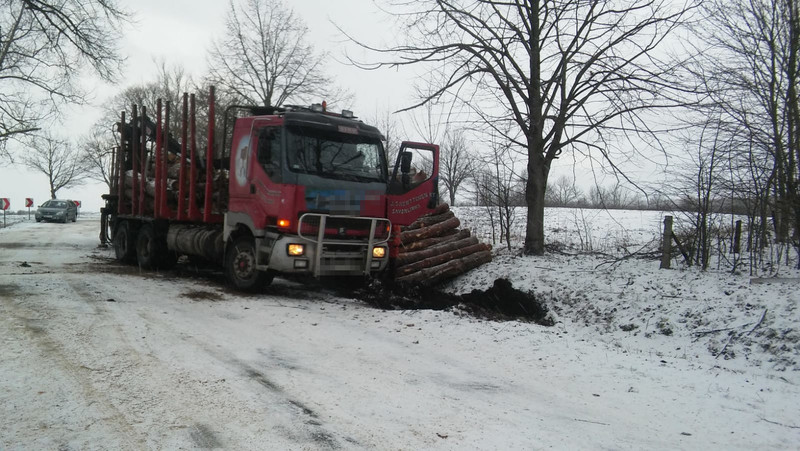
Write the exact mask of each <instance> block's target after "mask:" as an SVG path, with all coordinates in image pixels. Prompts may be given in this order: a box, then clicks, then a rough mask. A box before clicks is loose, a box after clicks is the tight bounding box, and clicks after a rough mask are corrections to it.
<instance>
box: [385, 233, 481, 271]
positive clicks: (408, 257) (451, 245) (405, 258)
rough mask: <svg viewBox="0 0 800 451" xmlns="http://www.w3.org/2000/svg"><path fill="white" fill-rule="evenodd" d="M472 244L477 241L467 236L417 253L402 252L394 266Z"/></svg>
mask: <svg viewBox="0 0 800 451" xmlns="http://www.w3.org/2000/svg"><path fill="white" fill-rule="evenodd" d="M474 244H478V239H477V238H475V237H470V236H467V237H466V238H462V239H460V240H452V241H445V242H444V243H439V244H436V245H433V246H429V247H426V248H424V249H420V250H418V251H414V252H403V253H401V254H399V255H398V256H397V259H396V260H395V266H398V267H400V266H405V265H408V264H411V263H414V262H418V261H420V260H425V259H427V258H431V257H435V256H437V255H439V254H442V253H444V252H450V251H452V250H455V249H461V248H464V247H468V246H472V245H474Z"/></svg>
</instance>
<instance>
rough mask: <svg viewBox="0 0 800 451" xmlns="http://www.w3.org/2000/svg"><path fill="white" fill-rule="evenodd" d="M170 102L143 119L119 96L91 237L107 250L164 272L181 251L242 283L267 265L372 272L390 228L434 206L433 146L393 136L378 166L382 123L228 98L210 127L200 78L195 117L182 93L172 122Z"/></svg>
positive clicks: (264, 279) (383, 257)
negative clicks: (391, 150) (108, 176)
mask: <svg viewBox="0 0 800 451" xmlns="http://www.w3.org/2000/svg"><path fill="white" fill-rule="evenodd" d="M171 107H172V105H171V104H170V102H162V101H161V99H159V100H158V102H157V104H156V108H155V112H154V116H155V117H154V119H153V118H152V117H151V116H149V115H148V111H146V108H145V107H144V106H137V105H132V108H131V114H130V117H129V118H128V117H126V114H125V112H123V113H122V115H121V117H120V121H119V122H118V123H117V127H116V130H117V132H118V135H119V140H118V145H117V146H116V147H115V150H114V153H113V162H112V166H113V168H114V170H113V174H112V183H111V191H110V193H108V194H105V195H103V198H104V199H105V202H106V203H105V207H104V208H103V209H102V210H101V213H102V215H101V222H102V226H101V237H100V238H101V241H102V242H104V243H105V242H110V243H111V244H112V245H113V249H114V254H115V257H116V259H117V260H120V261H123V262H129V263H138V265H139V266H140V267H142V268H145V269H150V268H168V267H170V266H172V265H174V264H175V263H176V261H177V259H178V257H179V256H181V255H188V256H190V257H191V258H200V259H204V260H207V261H210V262H214V263H216V264H219V265H221V266H222V268H223V269H224V272H225V275H226V278H227V280H228V281H229V283H230V284H231V285H232V286H233V287H235V288H237V289H239V290H244V291H252V290H257V289H258V288H260V287H262V286H264V285H265V284H268V283H269V282H271V280H272V277H273V276H274V275H276V274H282V275H302V276H312V277H317V278H319V277H325V276H355V275H366V276H371V275H375V274H376V273H380V272H382V271H385V270H386V269H387V267H388V266H389V265H388V261H389V258H390V254H392V255H391V256H395V255H396V254H395V249H390V247H391V246H390V245H391V244H392V243H395V245H396V244H397V240H396V239H395V240H391V241H390V238H391V237H392V236H393V235H394V236H395V237H397V236H399V226H405V225H409V224H411V223H412V222H414V221H415V220H416V219H417V218H419V217H420V216H422V215H424V214H426V213H429V212H431V211H433V210H434V209H435V208H436V206H437V204H438V187H437V183H438V176H437V174H438V171H439V148H438V146H436V145H434V144H425V143H412V142H404V143H403V144H402V146H401V149H400V152H399V154H398V156H397V160H396V162H395V164H394V166H393V168H392V170H391V171H390V170H389V167H388V164H387V158H386V154H385V152H384V148H383V145H382V142H381V140H382V136H381V133H380V132H379V131H378V130H377V129H376V128H375V127H372V126H369V125H366V124H364V123H363V122H362V121H360V120H357V119H356V118H355V117H354V116H353V113H352V112H350V111H347V110H344V111H342V112H341V113H332V112H330V111H327V108H326V105H325V102H323V103H321V104H315V105H312V106H310V107H298V106H285V107H250V106H230V107H228V108H226V109H225V111H224V114H223V118H222V121H221V124H220V123H219V121H217V120H216V118H215V114H216V112H215V96H214V88H213V87H211V88H210V90H209V93H208V110H207V112H206V113H205V114H204V115H198V114H197V111H196V98H195V96H194V95H191V96H189V95H187V94H184V95H183V99H182V105H181V111H180V114H179V115H178V117H177V120H176V118H175V117H174V113H173V112H172V111H171ZM201 120H202V122H205V123H206V125H207V126H206V132H205V136H202V135H203V134H202V133H198V131H197V125H198V122H201ZM220 126H221V127H220ZM171 128H177V129H178V130H176V131H175V130H172V129H171ZM176 135H178V136H177V137H176Z"/></svg>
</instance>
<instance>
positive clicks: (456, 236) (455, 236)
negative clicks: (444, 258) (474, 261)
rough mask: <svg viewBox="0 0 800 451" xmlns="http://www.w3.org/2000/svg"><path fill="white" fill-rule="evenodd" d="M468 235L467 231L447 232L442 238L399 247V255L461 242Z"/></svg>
mask: <svg viewBox="0 0 800 451" xmlns="http://www.w3.org/2000/svg"><path fill="white" fill-rule="evenodd" d="M469 235H470V233H469V230H466V229H464V230H457V229H453V230H448V231H447V232H446V233H444V234H443V235H442V236H436V237H433V238H426V239H424V240H419V241H414V242H411V243H408V244H406V245H403V246H400V253H401V254H402V253H405V252H413V251H417V250H420V249H427V248H429V247H432V246H436V245H437V244H443V243H447V242H450V241H455V240H461V239H464V238H467V237H469Z"/></svg>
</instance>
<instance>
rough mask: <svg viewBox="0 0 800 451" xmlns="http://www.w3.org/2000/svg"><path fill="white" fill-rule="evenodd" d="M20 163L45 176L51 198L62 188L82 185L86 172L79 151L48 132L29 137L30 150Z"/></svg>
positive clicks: (86, 169)
mask: <svg viewBox="0 0 800 451" xmlns="http://www.w3.org/2000/svg"><path fill="white" fill-rule="evenodd" d="M22 164H24V165H25V166H27V167H28V168H30V169H32V170H34V171H37V172H40V173H42V174H44V175H45V176H47V181H48V183H49V186H50V197H51V198H53V199H55V198H56V194H57V193H58V190H60V189H62V188H71V187H73V186H78V185H82V184H83V183H84V181H85V179H84V176H85V175H86V174H87V172H88V168H87V165H86V163H85V160H84V159H83V156H82V155H81V153H80V152H79V151H78V150H77V149H75V148H74V147H73V146H72V145H71V144H70V143H69V142H67V141H63V140H61V139H58V138H56V137H53V136H52V135H50V134H45V135H42V136H38V137H34V138H32V139H31V142H30V150H29V152H27V153H25V154H24V155H23V156H22Z"/></svg>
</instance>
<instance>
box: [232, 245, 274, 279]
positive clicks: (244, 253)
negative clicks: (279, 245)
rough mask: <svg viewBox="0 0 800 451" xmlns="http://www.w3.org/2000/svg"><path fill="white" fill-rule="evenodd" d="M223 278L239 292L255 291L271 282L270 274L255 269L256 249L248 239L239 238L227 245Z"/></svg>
mask: <svg viewBox="0 0 800 451" xmlns="http://www.w3.org/2000/svg"><path fill="white" fill-rule="evenodd" d="M225 276H226V277H227V279H228V282H229V283H230V284H231V285H232V286H233V287H234V288H236V289H237V290H241V291H251V292H252V291H257V290H259V289H260V288H262V287H264V286H266V285H268V284H269V283H270V282H272V274H270V273H266V272H263V271H259V270H257V269H256V247H255V243H254V242H253V239H252V238H250V237H239V238H237V239H236V240H235V241H233V242H232V243H230V244H229V245H228V249H227V250H226V252H225Z"/></svg>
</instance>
